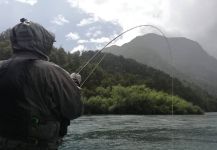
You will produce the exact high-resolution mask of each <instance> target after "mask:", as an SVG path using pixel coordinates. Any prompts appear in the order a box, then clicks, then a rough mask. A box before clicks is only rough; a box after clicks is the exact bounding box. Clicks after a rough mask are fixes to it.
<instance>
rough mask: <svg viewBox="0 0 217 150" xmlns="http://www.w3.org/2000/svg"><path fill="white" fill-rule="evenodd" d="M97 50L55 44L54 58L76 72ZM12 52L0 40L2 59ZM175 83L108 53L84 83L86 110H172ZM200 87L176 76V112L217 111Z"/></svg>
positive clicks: (138, 112) (160, 112)
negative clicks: (72, 50)
mask: <svg viewBox="0 0 217 150" xmlns="http://www.w3.org/2000/svg"><path fill="white" fill-rule="evenodd" d="M95 53H96V52H93V51H88V52H84V53H83V54H82V55H81V56H79V53H74V54H70V53H66V52H65V51H64V49H62V48H58V49H57V48H53V49H52V53H51V55H50V59H51V61H53V62H55V63H57V64H58V65H60V66H61V67H63V68H65V69H66V70H67V71H69V72H75V70H76V69H78V68H79V67H80V66H81V65H83V64H84V63H85V62H86V61H87V60H88V59H89V58H90V57H91V56H93V55H94V54H95ZM10 54H11V49H10V43H9V42H5V41H4V42H0V59H1V60H2V59H7V58H8V57H9V56H10ZM102 55H104V53H100V55H99V56H98V57H97V58H96V59H94V61H93V62H92V63H91V64H90V65H88V66H87V67H86V68H85V69H84V70H83V71H82V72H81V75H82V77H83V79H84V78H85V77H87V75H88V74H89V73H90V71H91V70H92V68H93V67H94V66H95V64H96V62H98V60H99V58H101V57H102ZM171 86H172V84H171V77H170V76H169V75H167V74H165V73H163V72H161V71H159V70H156V69H153V68H151V67H148V66H146V65H143V64H140V63H138V62H136V61H134V60H132V59H125V58H124V57H122V56H115V55H113V54H107V56H106V57H105V59H104V61H103V62H102V63H101V64H100V65H99V67H98V68H97V69H96V71H95V72H94V74H93V75H92V76H91V77H90V79H89V80H88V81H87V82H86V83H85V84H84V86H83V87H82V97H83V100H84V104H85V112H86V113H88V114H89V113H123V114H171V108H172V99H171V92H172V87H171ZM197 90H198V88H195V86H194V88H191V87H189V86H186V85H183V84H182V83H181V82H180V81H179V80H177V79H174V88H173V91H174V95H175V96H174V97H173V104H174V113H176V114H195V113H197V114H198V113H202V110H201V109H200V108H199V107H201V108H202V109H203V110H205V111H216V110H217V105H216V104H217V103H216V100H214V99H213V97H211V96H209V95H208V94H207V93H206V92H204V91H197ZM99 91H100V92H99ZM102 91H104V93H103V92H102ZM118 91H119V92H118ZM147 91H148V92H147ZM122 93H125V95H124V96H125V97H124V96H123V95H122ZM201 95H202V96H201ZM195 105H197V106H199V107H197V106H195ZM97 110H100V111H97Z"/></svg>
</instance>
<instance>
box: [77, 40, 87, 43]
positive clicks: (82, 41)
mask: <svg viewBox="0 0 217 150" xmlns="http://www.w3.org/2000/svg"><path fill="white" fill-rule="evenodd" d="M88 42H89V41H88V40H78V41H77V43H78V44H84V43H88Z"/></svg>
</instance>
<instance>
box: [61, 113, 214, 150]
mask: <svg viewBox="0 0 217 150" xmlns="http://www.w3.org/2000/svg"><path fill="white" fill-rule="evenodd" d="M60 150H217V113H206V114H205V115H183V116H181V115H180V116H178V115H174V116H166V115H148V116H144V115H142V116H138V115H102V116H83V117H80V118H79V119H76V120H73V121H72V122H71V125H70V127H69V131H68V135H67V136H66V137H65V138H64V143H63V145H62V146H61V147H60Z"/></svg>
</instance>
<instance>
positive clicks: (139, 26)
mask: <svg viewBox="0 0 217 150" xmlns="http://www.w3.org/2000/svg"><path fill="white" fill-rule="evenodd" d="M142 27H152V28H154V29H156V30H157V31H159V32H160V33H161V35H162V36H163V38H164V40H165V41H166V44H167V47H168V50H169V55H170V58H171V66H172V67H173V55H172V49H171V46H170V43H169V40H168V38H167V37H166V35H165V34H164V32H163V31H162V30H161V29H160V28H158V27H156V26H154V25H149V24H145V25H138V26H135V27H132V28H130V29H128V30H126V31H124V32H122V33H120V34H119V35H117V36H116V37H115V38H113V39H112V40H111V41H109V42H108V43H107V44H106V45H105V46H104V47H103V48H102V49H100V50H99V51H97V53H95V54H94V55H93V56H92V57H91V58H90V59H89V60H88V61H87V62H86V63H85V64H84V65H83V66H82V67H80V68H79V71H78V72H77V73H80V72H81V71H82V70H83V69H84V68H85V67H86V66H87V65H88V64H90V62H91V61H92V60H93V59H94V58H95V57H96V56H97V55H98V54H99V53H100V52H102V51H103V50H104V49H105V48H106V47H108V46H109V45H110V44H111V43H112V42H113V41H115V40H116V39H118V38H119V37H121V36H122V35H124V34H126V33H127V32H130V31H132V30H134V29H137V28H142ZM106 55H107V53H104V55H103V56H102V58H101V59H100V60H99V62H98V63H97V64H96V65H95V67H94V68H93V69H92V70H91V72H90V73H89V74H88V76H87V77H86V78H85V79H84V81H83V82H82V83H81V87H82V86H83V85H84V83H85V82H86V81H87V80H88V79H89V78H90V76H91V75H92V74H93V73H94V71H95V70H96V69H97V67H98V66H99V64H100V63H101V62H102V61H103V60H104V58H105V57H106ZM172 70H173V68H172V69H171V73H170V74H171V78H172V95H173V78H174V75H173V71H172Z"/></svg>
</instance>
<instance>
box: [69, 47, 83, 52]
mask: <svg viewBox="0 0 217 150" xmlns="http://www.w3.org/2000/svg"><path fill="white" fill-rule="evenodd" d="M83 50H85V46H84V45H78V46H76V47H74V48H73V49H72V50H71V51H70V53H74V52H77V51H79V52H80V53H82V51H83Z"/></svg>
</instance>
